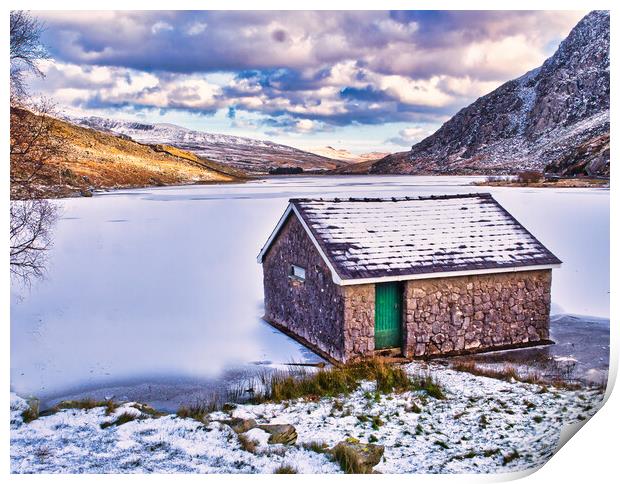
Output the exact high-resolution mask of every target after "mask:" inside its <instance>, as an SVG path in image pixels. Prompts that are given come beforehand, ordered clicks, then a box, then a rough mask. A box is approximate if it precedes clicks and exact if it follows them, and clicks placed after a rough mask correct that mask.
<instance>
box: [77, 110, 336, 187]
mask: <svg viewBox="0 0 620 484" xmlns="http://www.w3.org/2000/svg"><path fill="white" fill-rule="evenodd" d="M71 121H72V122H75V123H77V124H79V125H81V126H86V127H89V128H93V129H96V130H99V131H103V132H108V133H115V134H120V135H123V136H127V137H129V138H131V139H133V140H135V141H138V142H140V143H148V144H161V143H164V144H167V145H171V146H176V147H177V148H180V149H183V150H186V151H190V152H192V153H195V154H196V155H198V156H200V157H204V158H207V159H209V160H213V161H216V162H218V163H222V164H225V165H228V166H231V167H233V168H235V169H238V170H242V171H244V172H246V173H249V174H257V175H258V174H266V173H268V172H269V171H270V170H273V169H275V168H278V167H299V168H302V169H303V170H304V171H321V170H332V169H334V168H338V167H339V166H342V165H343V164H345V162H343V161H341V160H334V159H331V158H327V157H324V156H320V155H316V154H314V153H308V152H306V151H302V150H299V149H297V148H293V147H291V146H285V145H281V144H277V143H273V142H271V141H261V140H256V139H251V138H241V137H239V136H229V135H221V134H212V133H205V132H202V131H194V130H191V129H187V128H183V127H181V126H176V125H174V124H147V123H136V122H132V121H122V120H114V119H105V118H100V117H96V116H91V117H87V118H72V119H71Z"/></svg>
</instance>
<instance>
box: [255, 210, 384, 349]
mask: <svg viewBox="0 0 620 484" xmlns="http://www.w3.org/2000/svg"><path fill="white" fill-rule="evenodd" d="M291 264H295V265H297V266H300V267H303V268H304V269H305V270H306V279H305V281H304V282H300V281H298V280H295V279H292V278H291V277H289V271H290V267H291ZM263 285H264V290H265V319H266V320H267V321H269V322H271V323H274V324H275V325H277V326H280V327H281V328H282V329H284V330H286V331H288V332H290V333H292V335H294V336H296V337H297V338H298V339H301V340H302V342H304V343H305V344H307V345H308V346H310V347H312V348H313V349H315V350H318V352H319V353H321V352H322V353H326V354H327V355H329V356H331V358H333V359H335V360H338V361H344V360H345V343H344V341H345V339H344V335H345V329H344V307H345V300H346V298H345V296H344V292H345V289H344V287H342V286H338V285H336V284H335V283H334V282H333V280H332V275H331V272H330V271H329V268H328V267H327V265H326V264H325V262H324V261H323V259H322V258H321V256H320V255H319V253H318V252H317V250H316V248H315V247H314V244H313V243H312V240H310V238H309V237H308V235H307V233H306V231H305V230H304V228H303V227H302V225H301V223H300V222H299V220H298V219H297V217H296V216H295V215H293V214H291V215H290V216H289V217H288V219H287V221H286V222H285V223H284V226H283V227H282V228H281V230H280V233H279V235H278V237H277V238H276V240H275V241H274V242H273V243H272V245H271V247H270V248H269V251H268V252H267V254H266V255H265V257H264V259H263ZM354 292H355V291H354ZM373 298H374V295H373ZM373 301H374V299H373ZM373 304H374V303H373ZM347 334H348V332H347ZM349 343H350V341H349ZM354 344H355V343H354Z"/></svg>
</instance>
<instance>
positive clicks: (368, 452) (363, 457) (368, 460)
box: [329, 439, 385, 474]
mask: <svg viewBox="0 0 620 484" xmlns="http://www.w3.org/2000/svg"><path fill="white" fill-rule="evenodd" d="M384 450H385V448H384V447H383V446H382V445H376V444H366V443H363V442H357V441H356V440H355V439H348V440H344V441H342V442H339V443H338V444H336V445H335V446H334V447H333V448H332V449H330V451H329V452H330V453H331V454H332V455H334V456H335V457H336V458H337V459H338V460H341V456H346V460H347V461H348V462H347V467H349V469H346V468H345V469H344V471H345V472H348V473H354V474H372V473H373V467H374V466H376V465H377V464H378V463H379V462H381V458H382V457H383V451H384ZM343 460H344V459H343ZM342 464H343V463H342V462H341V465H342Z"/></svg>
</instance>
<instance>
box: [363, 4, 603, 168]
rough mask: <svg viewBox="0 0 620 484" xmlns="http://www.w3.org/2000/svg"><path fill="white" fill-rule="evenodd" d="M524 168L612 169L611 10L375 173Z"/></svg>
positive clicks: (584, 24)
mask: <svg viewBox="0 0 620 484" xmlns="http://www.w3.org/2000/svg"><path fill="white" fill-rule="evenodd" d="M605 140H606V141H605ZM522 170H539V171H544V170H546V171H550V172H554V173H558V174H562V175H564V174H566V175H569V174H570V175H577V174H586V175H603V176H606V175H609V12H604V11H594V12H591V13H590V14H588V15H586V16H585V17H584V18H583V19H582V20H581V21H580V22H579V23H578V24H577V25H576V26H575V27H574V28H573V30H572V31H571V32H570V34H569V35H568V37H567V38H566V39H565V40H564V41H563V42H562V43H561V44H560V46H559V48H558V50H557V51H556V52H555V54H554V55H553V56H552V57H550V58H549V59H547V60H546V61H545V63H544V64H543V65H542V66H541V67H538V68H536V69H534V70H532V71H530V72H528V73H527V74H525V75H523V76H521V77H519V78H518V79H514V80H512V81H509V82H507V83H505V84H503V85H501V86H500V87H498V88H497V89H496V90H495V91H493V92H491V93H490V94H487V95H486V96H483V97H481V98H479V99H478V100H477V101H475V102H474V103H473V104H471V105H470V106H468V107H466V108H464V109H462V110H461V111H459V112H458V113H457V114H456V115H454V116H453V117H452V118H451V119H450V120H448V121H447V122H446V123H445V124H444V125H443V126H442V127H441V128H440V129H439V130H438V131H437V132H435V133H434V134H433V135H431V136H429V137H428V138H426V139H424V140H422V141H421V142H419V143H417V144H416V145H414V146H413V147H412V149H411V151H409V152H407V153H405V154H403V155H401V154H398V156H394V155H391V156H388V157H386V158H384V159H382V160H380V161H378V162H377V163H375V164H374V165H373V166H372V167H371V170H370V171H371V172H372V173H435V174H437V173H454V174H470V173H514V172H518V171H522Z"/></svg>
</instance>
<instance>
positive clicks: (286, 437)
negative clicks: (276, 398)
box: [258, 424, 297, 445]
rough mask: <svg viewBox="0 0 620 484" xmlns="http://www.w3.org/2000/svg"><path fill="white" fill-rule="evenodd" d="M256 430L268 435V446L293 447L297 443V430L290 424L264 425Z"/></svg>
mask: <svg viewBox="0 0 620 484" xmlns="http://www.w3.org/2000/svg"><path fill="white" fill-rule="evenodd" d="M258 428H259V429H261V430H264V431H265V432H267V433H268V434H269V435H270V437H269V443H270V444H284V445H293V444H294V443H295V442H297V430H295V427H293V426H292V425H291V424H265V425H259V426H258Z"/></svg>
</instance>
